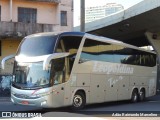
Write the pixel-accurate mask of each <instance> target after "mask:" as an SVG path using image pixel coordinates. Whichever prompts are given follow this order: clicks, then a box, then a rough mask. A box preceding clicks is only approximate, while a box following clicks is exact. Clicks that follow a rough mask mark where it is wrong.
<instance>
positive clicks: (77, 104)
mask: <svg viewBox="0 0 160 120" xmlns="http://www.w3.org/2000/svg"><path fill="white" fill-rule="evenodd" d="M73 105H74V106H75V107H80V106H81V105H82V97H81V96H80V95H75V96H74V99H73Z"/></svg>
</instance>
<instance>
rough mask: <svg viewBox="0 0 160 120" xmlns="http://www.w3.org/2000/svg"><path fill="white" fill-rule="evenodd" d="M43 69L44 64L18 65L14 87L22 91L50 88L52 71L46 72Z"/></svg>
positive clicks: (15, 71)
mask: <svg viewBox="0 0 160 120" xmlns="http://www.w3.org/2000/svg"><path fill="white" fill-rule="evenodd" d="M42 67H43V62H37V63H27V64H22V65H21V64H17V65H16V67H15V70H14V78H13V83H12V85H13V86H14V87H16V88H21V89H36V88H41V87H48V86H49V78H50V71H44V70H43V69H42Z"/></svg>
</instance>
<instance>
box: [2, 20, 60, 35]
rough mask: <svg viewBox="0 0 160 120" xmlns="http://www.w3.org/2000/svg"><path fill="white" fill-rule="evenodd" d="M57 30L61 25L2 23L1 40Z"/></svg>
mask: <svg viewBox="0 0 160 120" xmlns="http://www.w3.org/2000/svg"><path fill="white" fill-rule="evenodd" d="M57 30H59V25H55V24H38V23H20V22H0V38H6V37H24V36H27V35H30V34H34V33H40V32H53V31H54V32H56V31H57Z"/></svg>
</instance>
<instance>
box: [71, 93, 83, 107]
mask: <svg viewBox="0 0 160 120" xmlns="http://www.w3.org/2000/svg"><path fill="white" fill-rule="evenodd" d="M85 104H86V97H85V95H84V93H83V92H80V91H79V92H76V94H75V95H74V97H73V103H72V107H71V108H72V110H80V109H82V108H84V106H85Z"/></svg>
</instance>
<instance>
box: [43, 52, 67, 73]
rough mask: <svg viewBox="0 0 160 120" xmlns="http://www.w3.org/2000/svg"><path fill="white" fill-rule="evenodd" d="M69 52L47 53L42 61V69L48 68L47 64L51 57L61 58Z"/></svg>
mask: <svg viewBox="0 0 160 120" xmlns="http://www.w3.org/2000/svg"><path fill="white" fill-rule="evenodd" d="M68 55H69V53H68V52H66V53H54V54H52V55H49V56H48V57H47V58H46V59H45V60H44V62H43V70H48V69H49V64H50V62H51V60H52V59H57V58H63V57H66V56H68Z"/></svg>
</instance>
